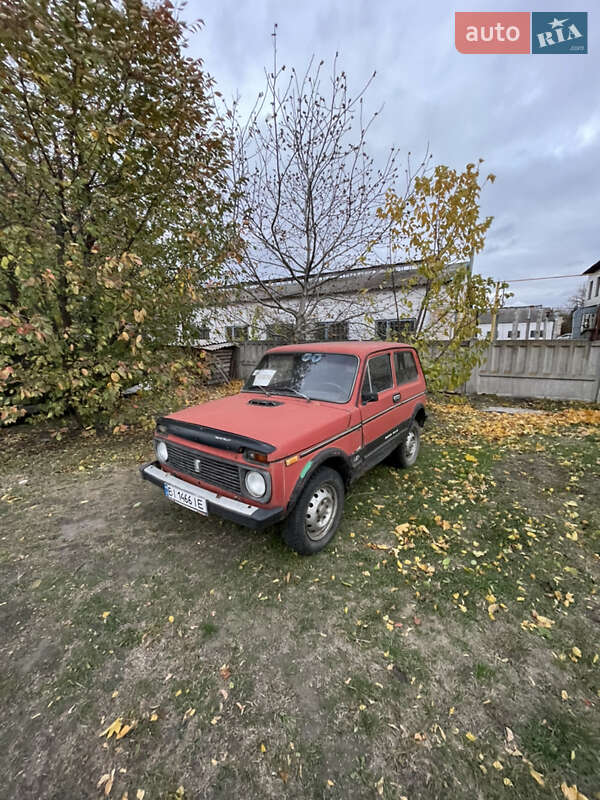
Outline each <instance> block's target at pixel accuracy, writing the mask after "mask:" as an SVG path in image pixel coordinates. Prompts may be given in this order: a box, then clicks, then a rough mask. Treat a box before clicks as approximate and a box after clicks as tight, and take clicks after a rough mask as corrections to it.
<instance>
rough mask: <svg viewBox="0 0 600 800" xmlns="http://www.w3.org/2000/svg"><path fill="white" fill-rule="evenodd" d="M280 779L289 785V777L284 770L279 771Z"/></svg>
mask: <svg viewBox="0 0 600 800" xmlns="http://www.w3.org/2000/svg"><path fill="white" fill-rule="evenodd" d="M279 777H280V778H281V780H282V781H283V782H284V783H287V782H288V780H289V777H290V776H289V775H288V773H287V772H284V771H283V770H282V769H280V770H279Z"/></svg>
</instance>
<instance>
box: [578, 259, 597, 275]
mask: <svg viewBox="0 0 600 800" xmlns="http://www.w3.org/2000/svg"><path fill="white" fill-rule="evenodd" d="M599 270H600V261H596V263H595V264H592V266H591V267H588V268H587V269H586V270H585V271H584V272H582V273H581V274H582V275H593V274H594V272H598V271H599Z"/></svg>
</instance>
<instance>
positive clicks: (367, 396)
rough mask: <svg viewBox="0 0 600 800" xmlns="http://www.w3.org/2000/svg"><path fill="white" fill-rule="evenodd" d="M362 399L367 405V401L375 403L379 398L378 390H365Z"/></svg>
mask: <svg viewBox="0 0 600 800" xmlns="http://www.w3.org/2000/svg"><path fill="white" fill-rule="evenodd" d="M361 400H362V402H363V405H366V404H367V403H375V402H377V400H379V395H378V394H377V392H363V393H362V397H361Z"/></svg>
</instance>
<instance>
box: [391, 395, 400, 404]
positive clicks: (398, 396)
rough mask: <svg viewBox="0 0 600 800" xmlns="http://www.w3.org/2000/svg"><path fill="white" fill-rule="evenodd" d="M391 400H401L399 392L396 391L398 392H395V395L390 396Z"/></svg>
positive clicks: (395, 401) (397, 401) (396, 401)
mask: <svg viewBox="0 0 600 800" xmlns="http://www.w3.org/2000/svg"><path fill="white" fill-rule="evenodd" d="M392 400H393V401H394V403H399V402H400V400H402V395H401V394H400V393H398V394H395V395H394V396H393V397H392Z"/></svg>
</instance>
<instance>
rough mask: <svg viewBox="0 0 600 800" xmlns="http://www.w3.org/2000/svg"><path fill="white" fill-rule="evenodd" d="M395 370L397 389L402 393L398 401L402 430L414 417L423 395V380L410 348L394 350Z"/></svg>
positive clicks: (398, 392) (399, 421) (399, 420)
mask: <svg viewBox="0 0 600 800" xmlns="http://www.w3.org/2000/svg"><path fill="white" fill-rule="evenodd" d="M394 372H395V377H396V386H397V390H396V391H397V394H399V395H400V396H399V398H398V401H397V402H398V404H399V411H400V415H399V417H398V423H399V424H400V427H401V430H404V429H406V427H407V426H408V423H409V421H410V420H411V419H412V416H413V412H414V410H415V406H416V404H417V403H418V401H419V398H420V397H421V396H422V395H423V380H422V378H421V375H420V373H419V370H418V367H417V363H416V360H415V356H414V353H413V351H412V350H411V349H410V348H404V349H402V350H395V351H394Z"/></svg>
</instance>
